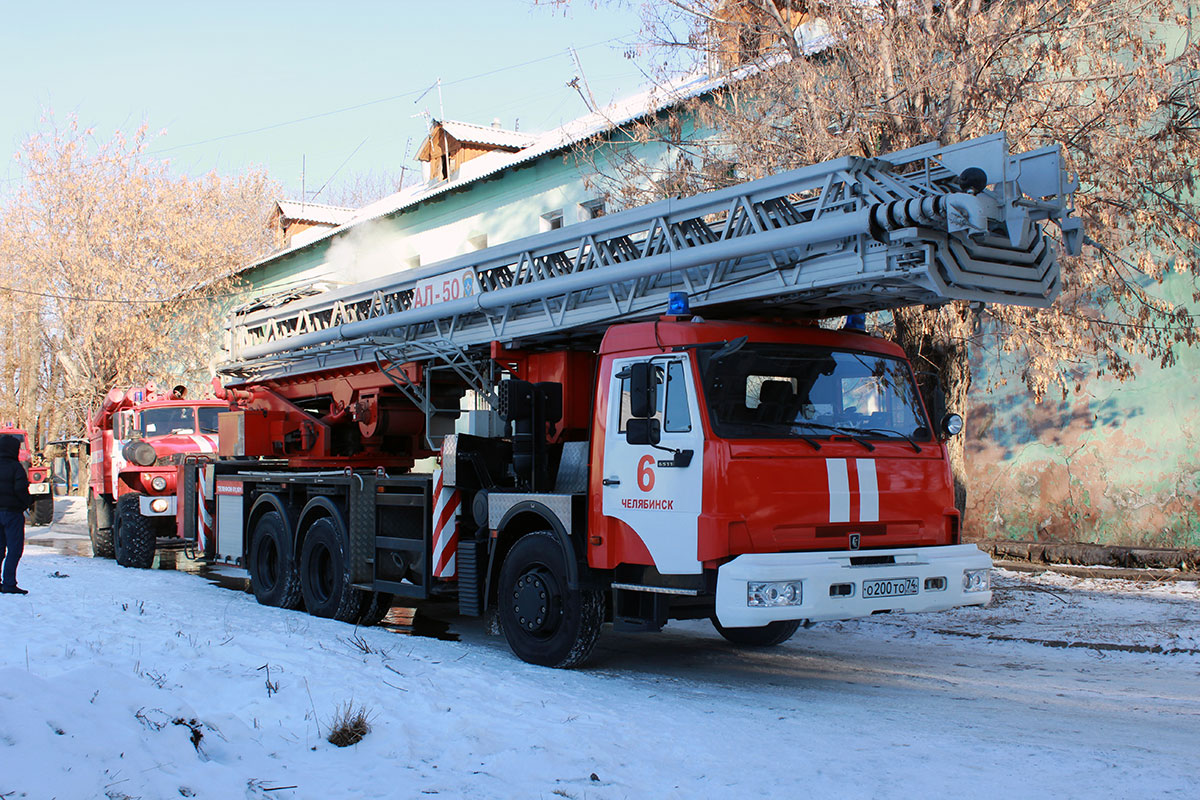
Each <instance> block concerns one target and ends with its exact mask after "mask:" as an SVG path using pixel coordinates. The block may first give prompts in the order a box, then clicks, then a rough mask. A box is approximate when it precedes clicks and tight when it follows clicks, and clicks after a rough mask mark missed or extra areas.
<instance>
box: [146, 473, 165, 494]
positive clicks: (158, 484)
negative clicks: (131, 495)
mask: <svg viewBox="0 0 1200 800" xmlns="http://www.w3.org/2000/svg"><path fill="white" fill-rule="evenodd" d="M150 488H151V489H153V490H154V491H156V492H161V491H162V490H163V489H165V488H167V479H166V478H164V477H163V476H162V475H155V476H154V479H153V480H151V481H150Z"/></svg>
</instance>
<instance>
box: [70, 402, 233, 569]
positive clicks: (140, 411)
mask: <svg viewBox="0 0 1200 800" xmlns="http://www.w3.org/2000/svg"><path fill="white" fill-rule="evenodd" d="M226 410H228V405H227V404H226V403H223V402H221V401H219V400H212V399H209V400H183V399H172V398H171V397H168V396H162V395H159V394H158V390H157V389H156V387H155V385H154V384H153V383H149V384H146V385H145V386H135V387H133V388H131V389H129V390H127V391H123V390H121V389H113V390H111V391H110V392H109V393H108V394H107V395H105V397H104V401H103V402H102V403H101V405H100V408H99V409H98V410H97V411H96V413H95V414H94V415H93V416H92V418H91V419H90V420H88V426H87V433H88V442H89V445H90V448H91V465H90V474H89V480H88V533H89V535H90V537H91V540H92V555H93V556H96V557H98V558H113V557H115V558H116V560H117V563H118V564H121V565H122V566H126V567H149V566H150V565H151V564H152V563H153V561H154V552H155V548H156V546H157V542H158V541H159V540H160V539H165V538H167V537H171V538H174V537H175V534H176V531H177V527H176V525H175V513H176V496H175V479H176V474H177V467H178V465H179V464H181V463H183V462H184V461H185V460H186V459H187V458H188V457H189V456H190V457H202V456H205V455H207V456H208V457H212V455H213V454H214V453H215V452H216V450H217V415H218V414H219V413H221V412H222V411H226Z"/></svg>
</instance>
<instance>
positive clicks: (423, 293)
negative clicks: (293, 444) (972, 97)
mask: <svg viewBox="0 0 1200 800" xmlns="http://www.w3.org/2000/svg"><path fill="white" fill-rule="evenodd" d="M1077 186H1078V181H1077V180H1076V179H1075V178H1073V177H1071V176H1069V175H1068V174H1067V173H1066V172H1065V170H1064V167H1063V164H1062V159H1061V154H1060V152H1059V149H1058V147H1057V146H1051V147H1046V148H1042V149H1039V150H1034V151H1031V152H1028V153H1023V154H1017V155H1013V154H1010V153H1009V152H1008V148H1007V142H1006V139H1005V136H1004V134H1002V133H998V134H993V135H990V136H985V137H981V138H977V139H973V140H970V141H967V142H963V143H961V144H956V145H949V146H944V147H940V146H936V145H933V144H929V145H923V146H920V147H914V148H911V149H908V150H902V151H899V152H896V153H892V154H890V155H887V156H884V157H880V158H862V157H853V156H850V157H843V158H838V159H835V160H833V161H828V162H825V163H822V164H817V165H814V166H810V167H804V168H802V169H797V170H793V171H790V172H786V173H782V174H779V175H775V176H772V177H768V178H764V179H760V180H755V181H750V182H747V183H743V184H739V185H737V186H733V187H730V188H727V189H722V190H718V191H714V192H709V193H707V194H702V195H697V196H694V197H690V198H685V199H670V200H663V201H659V202H656V203H652V204H649V205H646V206H642V207H638V208H633V209H630V210H628V211H623V212H617V213H613V214H609V215H607V216H603V217H600V218H598V219H594V220H590V221H588V222H583V223H579V224H576V225H571V226H568V227H565V228H560V229H558V230H555V231H550V232H547V233H542V234H538V235H534V236H529V237H526V238H523V239H519V240H516V241H513V242H510V243H507V244H501V245H497V246H493V247H490V248H487V249H484V250H480V251H477V252H474V253H469V254H466V255H463V256H459V257H457V258H453V259H450V260H447V261H444V262H441V263H439V264H436V265H433V266H431V267H429V268H427V269H422V270H412V271H405V272H402V273H397V274H393V275H388V276H385V277H383V278H379V279H376V280H371V281H365V282H362V283H358V284H354V285H352V286H349V287H345V288H342V289H337V290H333V291H327V292H323V293H321V294H319V295H315V296H313V297H309V298H304V299H300V300H297V301H294V302H290V303H287V304H285V305H282V306H279V307H274V308H267V309H260V310H254V309H253V308H251V309H250V310H246V311H244V312H241V313H238V314H235V315H234V316H233V318H232V319H231V322H230V332H231V339H230V341H231V358H230V361H229V362H228V363H227V364H226V365H225V366H224V367H223V369H222V372H223V373H225V374H226V375H227V376H229V377H230V378H231V379H232V383H233V385H237V384H239V383H243V382H255V381H258V380H262V379H272V378H280V377H285V376H290V375H302V374H308V373H313V372H322V371H326V370H333V369H338V368H342V367H347V366H352V365H357V364H365V363H370V362H376V363H378V364H379V365H380V366H381V367H386V366H387V365H399V364H403V363H406V362H428V361H439V362H442V363H445V364H450V365H452V366H453V368H454V369H456V370H457V371H458V372H459V373H460V375H461V376H462V377H464V378H471V379H472V380H471V383H472V384H473V385H475V386H477V387H478V388H481V389H482V388H484V387H485V384H486V378H485V376H484V375H483V374H482V373H480V372H478V367H479V364H480V363H482V361H484V360H486V353H487V345H488V344H489V343H491V342H494V341H501V342H527V341H536V342H537V343H538V344H539V345H550V344H555V343H558V342H565V341H568V340H574V341H579V340H580V339H581V338H585V337H587V336H588V335H589V334H598V333H599V332H601V331H602V330H603V329H604V328H606V327H607V326H609V325H611V324H613V323H614V322H621V321H630V320H635V319H638V318H646V317H648V316H651V315H654V314H659V313H662V312H663V311H664V309H666V307H667V298H668V294H669V293H670V292H672V291H683V292H686V293H687V294H688V295H689V299H690V305H691V307H692V308H693V309H696V310H699V309H720V313H723V314H724V313H728V314H737V313H741V312H749V313H758V314H761V313H763V312H764V311H765V310H772V311H775V312H787V313H794V314H796V315H797V316H804V317H829V316H837V315H841V314H846V313H850V312H860V311H877V310H883V309H892V308H897V307H902V306H909V305H917V304H925V305H938V304H942V303H946V302H949V301H951V300H968V301H977V302H983V303H1003V304H1017V305H1027V306H1037V307H1043V306H1047V305H1049V304H1050V303H1051V302H1052V301H1053V299H1054V298H1055V297H1056V295H1057V294H1058V292H1059V289H1060V276H1059V269H1058V263H1057V259H1056V255H1055V250H1054V247H1053V246H1052V244H1051V243H1050V242H1049V240H1048V237H1047V236H1046V235H1045V234H1044V233H1043V231H1042V226H1041V225H1039V224H1038V223H1044V222H1054V223H1055V224H1057V225H1058V227H1059V228H1060V229H1061V232H1062V240H1063V244H1064V246H1065V249H1066V250H1067V252H1069V253H1071V254H1075V253H1078V251H1079V247H1080V241H1081V237H1082V231H1081V227H1080V221H1079V220H1078V219H1076V218H1072V217H1071V216H1070V213H1071V211H1072V210H1073V193H1074V190H1075V189H1076V187H1077ZM443 289H444V290H445V294H446V296H441V295H442V291H443ZM397 380H398V383H399V384H403V383H404V378H403V376H401V375H397ZM410 388H411V389H412V390H414V391H419V387H410Z"/></svg>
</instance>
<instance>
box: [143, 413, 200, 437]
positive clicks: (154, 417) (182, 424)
mask: <svg viewBox="0 0 1200 800" xmlns="http://www.w3.org/2000/svg"><path fill="white" fill-rule="evenodd" d="M195 432H196V410H195V409H194V408H192V407H190V406H174V407H167V408H147V409H143V410H142V435H143V436H166V435H167V434H168V433H195Z"/></svg>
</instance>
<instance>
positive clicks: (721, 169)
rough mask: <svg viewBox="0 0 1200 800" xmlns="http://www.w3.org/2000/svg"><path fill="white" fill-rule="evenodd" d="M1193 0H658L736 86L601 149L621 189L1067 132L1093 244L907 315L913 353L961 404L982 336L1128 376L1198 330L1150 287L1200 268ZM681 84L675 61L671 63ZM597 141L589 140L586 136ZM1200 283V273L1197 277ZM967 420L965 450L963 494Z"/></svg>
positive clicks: (685, 38) (677, 44) (677, 54)
mask: <svg viewBox="0 0 1200 800" xmlns="http://www.w3.org/2000/svg"><path fill="white" fill-rule="evenodd" d="M1184 6H1190V3H1181V2H1179V0H936V2H935V0H910V1H907V2H901V1H900V0H868V1H867V2H864V1H863V0H829V1H828V2H815V0H646V2H644V4H643V10H644V14H643V16H644V19H645V20H646V29H645V31H644V33H645V34H646V38H647V41H648V42H649V43H650V44H651V45H652V46H653V47H654V48H655V49H656V51H657V52H666V53H668V56H667V57H664V58H662V59H659V60H658V63H665V64H668V65H671V66H673V67H675V68H678V67H680V66H681V65H690V66H691V67H705V68H707V69H708V70H710V71H711V72H712V73H713V74H714V75H717V76H722V77H724V78H725V79H726V85H725V88H723V89H720V90H719V91H716V92H714V93H711V94H709V95H705V96H702V97H698V98H695V99H693V100H690V101H688V102H686V103H683V104H681V105H680V106H678V107H676V108H675V110H674V111H673V112H671V113H670V114H668V115H667V116H666V117H665V118H656V119H653V120H648V121H645V122H643V123H640V124H637V125H634V126H631V127H629V128H627V129H626V130H625V131H623V134H622V135H623V136H627V137H628V140H629V141H631V142H637V143H641V144H645V143H649V142H657V143H660V144H661V145H662V146H663V147H664V148H665V149H666V150H667V152H668V155H667V156H666V157H664V158H662V159H660V160H658V161H655V162H652V163H647V162H646V161H644V160H641V159H639V158H637V157H636V156H635V152H636V151H635V149H634V148H629V149H628V151H627V153H626V156H625V157H622V155H621V154H622V148H621V147H620V141H621V139H620V138H611V139H609V140H608V142H606V144H605V145H604V147H605V152H604V158H603V159H600V158H595V159H594V160H593V163H594V164H595V165H597V169H598V170H599V171H600V173H601V174H600V176H599V177H598V178H597V180H598V181H599V182H600V183H602V184H605V187H606V189H607V191H608V192H609V193H610V194H611V195H613V196H615V197H618V198H621V197H624V198H625V199H626V202H637V201H644V200H648V199H656V198H657V197H661V196H666V195H671V194H681V193H682V194H686V193H691V192H695V191H701V190H705V189H708V188H715V187H717V186H720V185H725V184H728V183H732V182H736V181H740V180H746V179H750V178H755V177H760V176H763V175H767V174H771V173H775V172H778V171H780V170H784V169H788V168H793V167H797V166H802V165H805V164H811V163H816V162H820V161H824V160H827V159H830V158H834V157H837V156H841V155H846V154H858V155H863V156H877V155H880V154H882V153H886V152H888V151H891V150H896V149H899V148H904V147H909V146H913V145H916V144H921V143H923V142H929V141H936V142H940V143H942V144H950V143H954V142H957V141H962V140H965V139H969V138H972V137H975V136H979V135H983V134H987V133H992V132H995V131H1003V132H1005V133H1006V134H1007V136H1008V140H1009V144H1010V148H1012V149H1013V150H1015V151H1022V150H1028V149H1033V148H1037V147H1041V146H1044V145H1048V144H1054V143H1057V144H1060V145H1062V146H1063V148H1064V151H1065V154H1066V158H1067V161H1068V166H1069V168H1070V169H1073V170H1074V171H1077V172H1078V174H1079V175H1080V176H1081V180H1082V187H1081V190H1080V192H1079V193H1078V196H1077V199H1078V211H1079V215H1080V217H1081V218H1082V219H1083V221H1084V226H1085V231H1086V232H1087V234H1088V236H1089V238H1088V245H1089V246H1088V247H1087V248H1086V249H1085V252H1084V254H1083V255H1081V256H1079V257H1076V258H1071V259H1067V260H1066V261H1065V262H1064V264H1065V268H1064V291H1063V294H1062V297H1061V299H1060V300H1059V301H1058V302H1057V303H1056V305H1055V306H1054V307H1053V308H1052V309H1049V310H1046V311H1033V310H1029V309H1024V308H1019V307H1004V306H997V307H994V308H989V309H987V311H986V312H985V313H986V318H985V321H986V322H987V324H986V325H982V326H981V324H980V323H981V315H980V312H978V311H976V310H972V309H970V308H968V307H967V306H966V305H964V304H958V303H956V304H951V305H948V306H944V307H942V308H940V309H937V310H934V311H928V310H925V309H919V308H917V309H905V310H902V311H898V312H896V313H895V314H893V315H892V319H891V322H892V324H894V335H895V337H896V338H897V340H898V341H899V342H900V343H901V344H902V345H903V346H904V347H905V349H906V350H907V351H908V353H909V354H910V356H911V357H912V359H913V361H914V363H915V365H916V366H917V368H918V370H932V371H934V372H936V373H937V374H939V375H940V379H941V383H942V385H943V387H944V388H945V390H946V391H947V393H948V396H949V401H950V402H951V404H952V405H953V406H954V407H956V408H957V409H963V410H965V409H966V398H967V391H968V389H969V387H970V384H971V370H970V364H969V361H968V351H969V348H970V347H971V346H987V347H992V348H995V349H996V350H997V351H1002V352H1004V353H1010V354H1018V357H1015V358H1009V359H1007V363H1010V364H1016V365H1019V366H1018V369H1019V377H1020V379H1021V380H1023V381H1024V382H1025V383H1026V385H1027V386H1028V388H1029V390H1030V391H1031V393H1032V394H1033V396H1034V397H1035V398H1038V399H1040V398H1041V397H1042V396H1043V395H1044V394H1045V393H1046V392H1047V391H1049V390H1051V389H1057V390H1059V391H1061V392H1062V393H1063V394H1064V395H1065V393H1066V392H1067V391H1068V390H1069V389H1070V388H1071V387H1072V386H1073V385H1074V384H1075V382H1076V380H1077V379H1078V377H1079V376H1080V375H1081V374H1084V373H1086V372H1091V373H1099V374H1110V375H1114V376H1116V377H1117V378H1119V379H1125V378H1128V377H1130V376H1131V375H1132V369H1133V367H1132V363H1131V356H1133V355H1134V354H1140V355H1144V356H1148V357H1150V358H1152V359H1155V360H1157V361H1159V362H1160V363H1161V364H1162V365H1163V366H1170V365H1171V364H1173V363H1175V358H1176V348H1177V347H1178V346H1179V345H1181V344H1192V343H1194V342H1195V341H1196V340H1197V326H1196V322H1195V318H1194V317H1193V315H1192V314H1191V312H1190V311H1189V310H1188V309H1187V308H1185V307H1179V306H1173V305H1172V304H1170V303H1169V302H1166V301H1164V300H1162V299H1160V297H1159V296H1158V295H1157V294H1156V293H1155V292H1154V291H1153V287H1154V285H1155V284H1156V283H1161V282H1162V281H1163V280H1164V279H1165V278H1166V277H1167V276H1169V275H1171V274H1182V275H1184V276H1187V277H1189V278H1190V279H1192V280H1193V282H1194V280H1195V278H1196V276H1197V273H1198V272H1200V259H1197V257H1196V252H1197V246H1198V244H1200V210H1198V207H1197V203H1196V198H1195V194H1194V192H1195V183H1194V172H1193V170H1194V168H1195V165H1196V164H1197V162H1198V161H1200V158H1198V157H1200V141H1198V139H1197V133H1198V128H1197V123H1198V122H1200V108H1198V104H1197V88H1198V86H1200V48H1198V46H1197V43H1196V41H1195V40H1194V34H1195V30H1194V29H1193V28H1194V25H1195V23H1194V22H1192V19H1193V17H1192V16H1191V14H1190V8H1188V9H1186V10H1187V11H1188V12H1189V13H1187V14H1185V13H1184V10H1185V9H1184ZM660 79H661V80H662V82H663V83H665V78H661V76H660ZM584 157H585V158H586V157H588V156H587V155H586V154H585V156H584ZM1194 296H1195V297H1196V298H1197V299H1200V293H1194ZM962 448H963V439H962V438H961V437H960V438H959V439H956V440H954V446H953V447H952V454H951V455H952V461H953V463H954V468H955V475H956V479H957V483H958V485H959V490H958V493H957V498H956V499H957V501H958V504H959V507H960V508H963V507H965V497H966V495H965V480H964V470H963V461H962V452H963V449H962Z"/></svg>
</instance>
